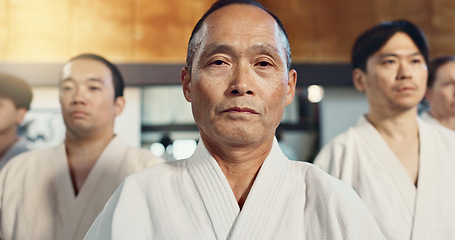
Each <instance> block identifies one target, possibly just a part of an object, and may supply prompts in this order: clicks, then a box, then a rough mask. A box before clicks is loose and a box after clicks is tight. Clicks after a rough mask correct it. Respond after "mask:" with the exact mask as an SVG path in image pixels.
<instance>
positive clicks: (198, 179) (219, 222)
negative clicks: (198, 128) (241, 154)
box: [188, 140, 240, 240]
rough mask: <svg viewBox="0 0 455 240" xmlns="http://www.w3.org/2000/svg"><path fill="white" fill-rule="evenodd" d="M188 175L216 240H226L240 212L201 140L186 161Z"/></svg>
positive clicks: (229, 189)
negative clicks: (194, 186) (209, 221)
mask: <svg viewBox="0 0 455 240" xmlns="http://www.w3.org/2000/svg"><path fill="white" fill-rule="evenodd" d="M188 172H189V174H190V176H191V178H192V179H193V181H194V183H195V184H196V188H197V189H198V192H199V194H200V195H201V199H202V201H203V203H204V206H205V209H206V210H207V214H208V215H209V218H210V220H211V222H212V227H213V231H214V232H215V235H216V237H217V239H223V240H224V239H226V237H227V236H228V234H229V231H230V229H231V227H232V225H233V223H234V221H235V218H236V217H237V215H238V213H239V211H240V208H239V206H238V204H237V201H236V199H235V196H234V193H233V192H232V189H231V187H230V185H229V183H228V181H227V179H226V177H225V176H224V174H223V172H222V171H221V168H220V166H219V165H218V163H217V162H216V160H215V159H214V158H213V157H212V156H211V155H210V153H209V152H208V150H207V149H206V148H205V146H204V143H203V142H202V140H201V141H199V144H198V147H197V148H196V151H195V152H194V154H193V155H192V156H191V157H190V158H189V159H188Z"/></svg>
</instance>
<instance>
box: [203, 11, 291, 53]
mask: <svg viewBox="0 0 455 240" xmlns="http://www.w3.org/2000/svg"><path fill="white" fill-rule="evenodd" d="M283 37H285V36H284V33H282V31H281V29H280V27H279V26H278V24H277V22H276V21H275V19H274V18H273V17H272V16H270V14H268V13H267V12H265V11H264V10H262V9H260V8H258V7H256V6H251V5H244V4H232V5H229V6H226V7H223V8H221V9H218V10H216V11H215V12H213V13H212V14H211V15H209V16H208V17H207V19H206V20H205V21H204V23H203V24H202V26H201V28H200V29H199V31H198V32H197V33H196V35H195V42H196V43H197V45H198V48H197V50H196V55H197V52H198V50H200V49H201V48H204V47H205V46H208V45H210V46H213V45H214V44H215V45H216V44H221V45H223V44H231V43H239V44H240V45H242V46H244V47H248V46H249V45H252V44H256V45H267V46H273V47H274V48H275V49H277V51H279V52H280V55H282V56H283V57H284V58H285V45H284V43H283Z"/></svg>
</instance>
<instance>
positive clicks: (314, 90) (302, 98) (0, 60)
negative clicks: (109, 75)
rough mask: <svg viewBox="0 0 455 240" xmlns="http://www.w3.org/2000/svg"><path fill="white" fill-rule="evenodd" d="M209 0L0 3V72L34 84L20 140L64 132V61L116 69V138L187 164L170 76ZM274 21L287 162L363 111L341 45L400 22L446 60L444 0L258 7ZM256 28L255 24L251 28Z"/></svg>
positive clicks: (308, 155)
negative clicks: (290, 83) (281, 32)
mask: <svg viewBox="0 0 455 240" xmlns="http://www.w3.org/2000/svg"><path fill="white" fill-rule="evenodd" d="M213 2H214V1H212V0H91V1H88V0H39V1H38V0H0V71H1V72H7V73H11V74H15V75H17V76H20V77H22V78H24V79H26V80H27V81H28V82H29V83H30V84H31V85H32V87H33V92H34V99H33V102H32V109H31V111H29V113H28V114H27V117H26V121H25V123H24V126H23V128H22V134H23V135H26V136H27V139H28V140H29V143H30V145H31V146H32V147H34V148H40V147H44V146H49V145H55V144H58V143H59V142H61V141H62V140H63V137H64V131H65V128H64V125H63V121H62V119H61V116H60V105H59V102H58V89H57V82H58V80H59V77H60V74H61V67H62V66H63V64H64V63H65V62H66V61H67V60H68V59H69V58H70V57H72V56H75V55H77V54H80V53H87V52H92V53H97V54H100V55H103V56H104V57H106V58H107V59H109V60H111V61H112V62H114V63H116V64H117V65H118V66H119V67H120V69H121V71H122V74H123V75H124V78H125V80H126V84H127V88H126V91H125V98H126V101H127V105H126V109H125V111H124V112H123V114H122V115H121V116H120V117H118V118H117V121H116V130H115V131H116V133H117V134H118V135H120V136H121V137H122V138H123V140H124V141H125V142H126V143H128V144H130V145H133V146H141V147H143V148H147V149H150V150H151V151H153V152H154V153H156V154H157V155H161V154H163V157H165V158H167V159H181V158H186V157H188V156H189V155H190V154H191V153H192V151H193V150H194V148H195V146H196V142H197V141H198V139H199V134H198V131H197V127H196V125H195V123H194V121H193V118H192V115H191V109H190V104H189V103H187V102H186V101H185V100H184V98H183V95H182V90H181V87H180V70H181V68H182V67H183V65H184V62H185V58H186V47H187V42H188V39H189V36H190V34H191V31H192V28H193V27H194V25H195V24H196V22H197V20H198V19H199V18H200V17H201V16H202V14H203V13H204V12H205V11H206V10H207V9H208V7H209V6H210V5H211V4H212V3H213ZM260 2H261V3H262V4H263V5H264V6H266V7H267V8H269V9H270V10H271V11H272V12H274V13H275V14H276V15H277V16H278V17H279V18H280V19H281V20H282V22H283V24H284V26H285V28H286V30H287V32H288V35H289V39H290V44H291V50H292V59H293V67H294V68H295V69H296V70H297V72H298V82H297V84H298V89H297V94H296V97H295V99H294V102H293V104H292V105H290V106H289V107H288V108H287V109H286V112H285V115H284V117H283V121H282V124H281V126H280V128H279V137H280V141H281V142H282V143H283V144H285V145H287V146H288V147H289V148H290V149H291V150H292V151H293V153H289V154H290V156H291V155H292V154H294V155H293V156H294V157H292V158H296V159H298V160H302V161H312V159H313V157H314V156H315V154H316V153H317V152H318V151H319V148H320V146H322V145H323V144H324V143H326V142H327V141H329V140H330V139H332V138H333V137H334V136H336V135H338V134H339V133H341V132H343V131H345V130H346V129H347V128H349V127H350V126H352V125H354V124H355V123H356V121H357V119H358V117H359V116H360V115H361V114H363V113H365V112H366V111H367V109H368V105H367V103H366V99H365V97H364V95H363V94H362V93H358V92H357V91H356V90H355V89H354V87H353V85H352V83H351V68H350V65H349V58H350V51H351V46H352V44H353V41H354V40H355V38H356V37H357V36H358V35H359V34H360V33H361V32H363V31H364V30H365V29H367V28H369V27H371V26H372V25H375V24H377V23H379V22H381V21H390V20H396V19H408V20H410V21H412V22H414V23H415V24H417V25H418V26H419V27H420V28H421V29H422V30H423V31H424V32H425V34H426V36H427V39H428V41H429V44H430V50H431V51H430V52H431V54H430V56H431V57H436V56H441V55H453V54H455V44H454V43H455V24H454V23H455V14H453V13H454V12H455V1H452V0H400V1H396V0H368V1H364V0H344V1H336V0H280V1H276V0H260ZM252 24H254V23H252Z"/></svg>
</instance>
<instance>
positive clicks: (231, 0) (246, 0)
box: [186, 0, 291, 72]
mask: <svg viewBox="0 0 455 240" xmlns="http://www.w3.org/2000/svg"><path fill="white" fill-rule="evenodd" d="M232 4H244V5H250V6H255V7H258V8H260V9H262V10H264V11H265V12H266V13H268V14H269V15H270V16H272V17H273V19H275V22H276V23H277V24H278V26H279V28H280V31H281V35H282V36H281V37H282V42H283V45H284V48H285V50H286V61H287V69H288V70H289V69H291V47H290V45H289V39H288V35H287V33H286V30H285V29H284V26H283V24H282V23H281V21H280V19H279V18H278V17H277V16H275V15H274V14H273V13H272V12H270V11H269V10H268V9H267V8H265V7H264V6H262V5H261V4H260V3H259V2H256V1H254V0H218V1H216V2H215V3H214V4H213V5H212V6H211V7H210V8H209V10H207V12H205V13H204V15H203V16H202V17H201V18H200V19H199V21H198V22H197V23H196V26H195V27H194V29H193V32H192V33H191V37H190V40H189V42H188V51H187V55H186V66H187V67H188V69H190V72H191V67H192V65H193V57H194V54H195V53H196V50H197V48H198V47H199V45H200V44H201V43H200V42H196V39H195V36H196V34H197V33H198V32H199V30H200V28H201V26H202V24H203V23H204V21H205V19H206V18H207V17H208V16H210V14H212V13H214V12H215V11H216V10H219V9H221V8H223V7H226V6H229V5H232Z"/></svg>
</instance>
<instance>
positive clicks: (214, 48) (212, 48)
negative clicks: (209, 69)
mask: <svg viewBox="0 0 455 240" xmlns="http://www.w3.org/2000/svg"><path fill="white" fill-rule="evenodd" d="M217 53H225V54H228V55H234V56H235V55H236V53H235V50H234V48H233V47H231V46H229V45H226V44H209V45H207V47H205V50H204V51H203V52H202V54H201V59H206V58H209V57H210V56H212V55H214V54H217Z"/></svg>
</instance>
